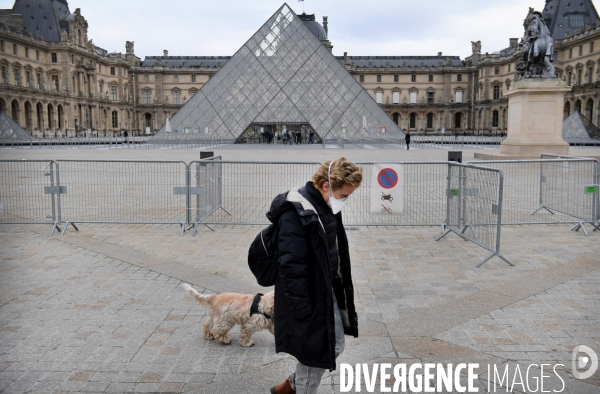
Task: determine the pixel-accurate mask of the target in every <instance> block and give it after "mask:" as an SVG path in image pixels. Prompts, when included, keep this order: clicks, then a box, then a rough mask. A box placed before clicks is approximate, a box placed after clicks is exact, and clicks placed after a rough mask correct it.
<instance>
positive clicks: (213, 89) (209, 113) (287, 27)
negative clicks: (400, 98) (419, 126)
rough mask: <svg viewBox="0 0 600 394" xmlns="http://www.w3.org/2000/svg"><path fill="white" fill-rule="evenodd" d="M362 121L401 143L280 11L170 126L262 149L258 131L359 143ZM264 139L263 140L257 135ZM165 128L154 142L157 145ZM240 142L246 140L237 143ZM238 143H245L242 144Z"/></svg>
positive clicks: (296, 22)
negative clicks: (312, 133) (308, 134)
mask: <svg viewBox="0 0 600 394" xmlns="http://www.w3.org/2000/svg"><path fill="white" fill-rule="evenodd" d="M363 117H364V118H366V119H367V122H368V123H369V125H373V127H379V128H380V127H381V126H385V127H386V128H387V132H388V133H389V134H391V135H395V136H403V133H402V131H401V130H400V129H399V128H398V126H397V125H396V124H395V123H394V122H393V121H392V120H391V119H390V117H389V116H388V115H387V114H386V113H385V112H384V111H383V110H382V109H381V107H380V106H379V105H378V104H377V103H376V102H375V100H374V99H373V98H372V97H371V96H370V95H369V94H368V93H366V91H365V90H364V89H363V88H362V86H361V85H360V84H359V83H358V82H357V81H356V80H355V79H354V78H353V77H352V76H351V75H350V74H349V73H348V72H347V71H346V69H345V68H344V67H343V66H342V65H341V64H340V63H339V61H338V60H337V59H336V58H335V57H334V56H333V55H332V54H331V52H329V50H327V48H325V47H324V46H323V44H322V43H321V41H319V40H318V39H317V38H316V37H315V36H314V34H313V33H312V32H311V31H310V30H309V29H308V28H307V27H306V25H305V24H304V22H303V21H302V20H301V19H300V18H299V17H298V16H297V15H296V14H295V13H294V12H293V11H292V10H291V9H290V8H289V7H288V5H287V4H284V5H283V6H281V8H279V10H277V12H275V13H274V14H273V15H272V16H271V17H270V18H269V19H268V20H267V22H266V23H265V24H264V25H263V26H262V27H260V28H259V29H258V31H257V32H256V33H255V34H254V35H253V36H252V37H251V38H250V39H249V40H248V41H247V42H246V43H245V44H244V45H243V46H242V47H241V48H240V49H239V50H238V51H237V52H236V53H235V54H234V55H233V56H232V58H231V59H230V60H229V61H228V62H227V63H225V64H224V65H223V67H221V68H220V70H219V71H218V72H217V73H216V74H215V75H214V76H213V77H212V78H211V79H209V81H208V82H207V83H206V84H205V85H204V86H202V88H201V89H200V90H199V91H198V93H197V94H195V95H194V96H192V97H191V98H190V100H189V101H188V102H187V103H186V104H184V105H183V107H181V109H180V110H179V111H178V112H177V113H176V114H175V115H174V116H173V118H172V119H170V125H171V129H173V130H175V129H183V127H189V126H190V125H193V128H194V129H198V130H200V132H203V130H205V128H208V132H209V136H212V137H218V138H232V139H235V140H238V141H240V142H259V141H264V138H263V136H264V130H265V128H264V127H263V128H262V129H261V125H264V126H265V127H267V128H268V130H269V131H277V130H279V131H281V130H283V129H284V128H285V127H288V126H289V128H288V130H299V131H300V132H302V133H305V132H308V131H310V130H314V131H315V132H316V134H317V135H316V139H317V140H319V139H320V138H319V137H321V136H325V135H327V138H332V139H335V138H338V137H340V136H342V126H345V127H346V128H347V133H346V134H345V135H344V137H345V138H348V137H349V136H355V137H357V138H358V137H360V136H361V135H362V134H361V129H362V125H363ZM260 130H262V131H263V134H261V133H260ZM165 132H166V130H165V127H163V128H162V129H161V130H160V131H159V132H158V133H157V136H156V137H155V138H163V137H164V134H165ZM242 136H244V138H241V137H242ZM241 140H243V141H241Z"/></svg>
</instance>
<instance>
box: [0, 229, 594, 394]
mask: <svg viewBox="0 0 600 394" xmlns="http://www.w3.org/2000/svg"><path fill="white" fill-rule="evenodd" d="M175 229H176V226H171V228H169V227H167V228H165V226H135V228H131V227H130V226H120V227H118V228H115V226H107V225H82V226H80V231H79V232H78V233H75V232H72V233H67V235H65V236H54V237H48V236H47V231H46V230H47V227H46V226H39V225H33V226H6V225H4V226H0V230H1V232H0V242H1V248H2V250H3V254H2V260H1V261H2V264H1V271H0V272H2V274H1V276H0V280H1V282H2V283H1V284H2V286H1V290H0V303H1V306H0V339H1V341H0V343H2V347H1V348H0V369H2V370H1V371H0V381H1V382H2V383H1V387H2V389H4V390H5V391H6V392H27V391H34V392H41V391H47V392H52V391H67V392H88V391H89V392H206V393H213V392H217V393H218V392H240V393H242V392H243V393H246V392H247V393H254V392H256V393H262V392H266V391H265V390H264V389H265V387H267V388H268V386H269V385H270V384H271V383H273V382H277V381H278V380H280V379H282V378H283V377H285V375H286V374H287V373H288V372H289V370H290V369H291V368H292V367H293V365H294V360H293V359H292V358H291V357H288V356H286V355H276V354H275V353H274V344H273V340H272V337H271V336H270V334H268V333H259V334H257V335H256V336H255V341H256V342H257V345H256V346H255V347H253V348H251V349H244V348H241V347H240V346H239V343H237V341H236V340H234V343H233V344H232V345H231V346H223V345H220V344H218V343H214V342H207V341H205V340H204V339H203V337H202V334H201V327H200V324H201V322H202V320H203V318H204V310H203V309H202V308H201V307H200V306H198V305H197V304H195V303H194V302H193V301H192V300H191V298H190V297H189V296H187V295H186V294H185V292H183V291H182V289H180V288H179V287H178V285H179V284H180V283H181V281H182V280H185V281H186V282H189V283H192V284H194V285H195V286H196V288H197V289H198V290H199V291H203V292H214V291H220V289H216V288H215V287H218V286H227V285H229V286H230V287H229V288H228V289H227V290H237V288H238V287H239V288H249V289H251V290H254V289H256V288H257V287H256V285H255V284H254V283H252V282H251V281H250V280H249V278H247V277H246V276H245V275H241V276H240V275H238V274H237V273H236V272H237V269H236V268H240V265H242V266H243V264H245V262H244V261H243V256H244V255H245V252H246V247H247V244H248V243H249V241H248V239H249V238H248V237H249V236H250V235H252V234H255V232H256V231H257V228H249V227H244V226H222V227H218V228H217V229H216V231H215V232H212V231H210V230H208V229H206V230H202V231H201V232H200V233H199V234H198V236H197V237H196V238H194V237H191V236H190V235H189V234H186V235H185V236H184V237H179V236H178V235H177V237H173V238H172V240H174V241H176V242H174V243H173V244H171V245H169V244H162V245H163V248H164V249H165V252H164V254H165V256H168V258H167V259H164V260H163V259H162V258H158V257H155V256H154V255H153V253H154V247H153V246H152V245H155V244H156V243H161V241H160V240H161V238H163V237H164V233H165V231H170V230H175ZM438 231H439V229H435V228H387V229H386V228H359V229H358V230H353V231H349V232H348V234H349V237H350V243H351V245H352V258H353V267H354V268H353V269H354V276H355V280H356V289H357V306H358V310H359V314H360V330H361V336H360V337H359V338H358V339H348V346H347V350H346V352H345V353H344V354H343V355H342V356H341V358H340V362H345V363H349V364H352V365H354V364H357V363H370V364H371V365H372V364H373V363H375V362H390V363H392V364H394V363H398V362H404V363H407V364H408V365H410V364H412V363H414V362H442V363H448V362H460V361H462V362H480V363H481V364H482V365H483V364H487V363H491V364H494V365H503V364H504V363H506V362H516V363H520V364H522V365H526V364H527V363H531V362H537V363H539V362H541V361H549V362H558V361H561V362H564V361H565V360H566V359H569V357H570V350H571V349H572V348H573V347H574V346H576V345H578V344H586V345H588V346H590V347H592V348H593V349H596V348H598V344H599V342H600V329H599V326H600V322H599V318H598V316H599V314H598V312H599V308H598V300H599V299H600V286H598V282H599V278H600V267H598V262H597V261H596V260H594V259H595V256H597V255H598V252H600V246H599V245H598V243H597V242H593V240H594V239H593V238H591V237H585V236H583V235H582V234H577V233H572V232H568V229H566V228H565V227H564V226H545V228H544V233H545V237H546V240H551V242H550V243H551V244H552V245H553V246H552V247H548V245H547V244H538V245H536V244H532V243H531V240H530V239H523V238H525V237H524V235H523V233H522V231H520V229H518V228H511V229H509V230H507V231H505V239H509V242H508V243H509V244H510V245H511V247H512V248H514V249H513V251H512V252H510V253H507V254H511V258H513V259H514V260H515V261H516V262H517V263H518V264H519V265H518V266H517V267H513V268H510V267H508V266H507V265H505V264H504V263H503V262H502V261H501V260H499V259H493V260H492V261H491V262H489V263H488V264H486V265H485V266H484V267H482V268H480V269H475V268H473V266H474V263H475V262H476V261H477V257H478V255H479V256H481V255H482V254H485V251H481V250H480V249H479V248H477V247H474V246H473V245H472V244H470V243H467V242H463V241H462V240H461V239H458V238H457V239H447V240H443V241H441V242H435V241H434V239H435V236H436V235H437V232H438ZM175 232H176V231H175ZM133 236H135V237H136V238H139V239H140V240H143V242H140V244H138V245H136V244H135V242H131V238H132V237H133ZM232 237H235V238H239V239H245V240H246V241H248V242H246V244H245V245H244V244H243V242H240V243H239V244H236V246H234V247H233V248H232V249H231V250H227V251H222V250H217V248H215V247H213V248H212V250H211V251H210V253H211V254H214V255H215V256H214V257H213V258H214V259H215V260H219V258H220V261H221V270H220V271H219V270H218V271H215V272H207V271H202V270H201V269H199V266H201V265H202V261H198V262H197V266H194V267H187V266H186V265H185V264H184V263H178V262H176V260H177V259H176V258H173V259H172V257H177V256H178V255H182V254H186V253H188V250H189V248H190V247H193V246H194V245H198V246H197V247H201V248H205V249H206V248H208V247H209V246H208V244H210V243H212V244H213V245H215V246H217V245H219V244H220V243H222V242H225V243H227V242H229V240H230V239H231V238H232ZM565 237H568V238H569V240H568V242H566V241H564V244H565V245H563V246H561V245H560V244H561V243H562V242H563V241H561V240H564V238H565ZM204 238H208V239H209V240H210V241H209V240H204V241H201V240H202V239H204ZM392 239H394V240H395V242H391V240H392ZM100 240H101V241H100ZM124 240H128V241H127V242H125V241H124ZM220 240H221V242H220ZM415 240H419V241H418V245H417V244H416V242H417V241H415ZM384 241H385V242H384ZM591 241H592V242H591ZM380 244H381V245H384V244H385V245H386V248H388V250H386V251H385V252H382V251H377V252H375V251H373V245H380ZM406 244H410V245H411V248H413V249H421V250H423V251H427V254H429V255H431V256H432V259H431V261H428V260H429V259H415V258H414V257H413V258H411V257H408V256H407V255H411V254H412V253H413V252H404V251H403V249H404V247H405V246H407V245H406ZM567 244H568V245H567ZM144 245H149V246H148V248H147V249H145V246H144ZM407 249H408V247H407ZM566 249H569V250H571V251H572V252H570V253H567V252H568V251H567V250H566ZM573 249H574V250H573ZM235 255H237V258H230V256H235ZM384 255H385V256H384ZM392 255H393V257H392ZM530 255H544V256H545V261H544V263H539V262H535V263H530V262H529V256H530ZM115 256H121V259H119V258H117V257H115ZM219 256H220V257H219ZM565 256H569V258H568V259H567V260H563V258H564V257H565ZM540 264H541V266H540ZM555 269H556V270H558V271H565V275H563V276H562V278H559V277H557V276H556V275H549V274H545V273H546V272H548V271H552V270H555ZM193 271H198V272H193ZM173 272H175V273H178V274H177V275H170V273H173ZM188 272H190V276H189V277H188V276H186V273H188ZM566 272H570V274H569V275H566ZM178 275H181V276H178ZM390 276H391V277H392V278H391V279H390ZM539 276H545V277H546V279H538V277H539ZM520 278H526V279H530V280H532V281H533V284H534V285H533V286H532V287H531V288H528V289H526V288H525V287H526V283H527V282H525V283H523V282H520V281H519V280H520ZM189 279H192V280H189ZM216 279H219V280H216ZM195 280H198V282H202V281H204V282H205V283H207V284H208V286H207V287H202V286H200V285H199V283H195V282H194V281H195ZM512 280H515V281H516V283H517V284H520V285H519V286H517V287H518V288H519V289H520V291H519V292H518V293H511V292H509V291H507V289H509V288H510V286H511V281H512ZM213 284H214V285H215V286H212V285H213ZM574 290H577V291H574ZM238 291H239V290H238ZM506 293H508V294H506ZM481 294H485V295H487V296H486V297H481ZM467 300H468V303H466V301H467ZM557 300H558V301H557ZM472 311H477V313H475V312H472ZM472 315H473V316H472ZM475 315H477V316H475ZM560 325H562V326H563V327H559V326H560ZM236 333H237V331H234V334H233V337H234V338H235V337H236ZM554 349H557V350H554ZM597 375H598V374H597ZM323 379H324V381H323V387H322V389H321V391H320V392H323V393H329V392H339V374H338V372H337V371H334V372H332V373H328V374H326V376H325V377H324V378H323ZM336 379H337V380H336ZM565 380H566V382H568V383H569V384H571V382H573V383H572V385H573V387H575V386H577V387H580V388H578V389H577V390H580V391H579V392H586V391H581V390H584V389H581V387H587V389H588V390H589V391H588V392H590V393H593V392H595V391H594V390H596V389H597V388H598V387H597V386H598V381H599V380H600V379H599V378H598V376H595V377H594V379H591V380H589V382H588V383H579V382H576V381H575V380H574V379H572V378H571V377H570V375H569V372H568V371H565ZM482 382H483V383H481V385H482V387H484V386H485V381H482ZM590 383H591V384H592V385H590ZM581 384H584V385H585V386H581ZM595 385H596V386H595ZM569 387H570V386H569ZM594 387H595V388H594ZM574 390H575V389H574ZM515 392H519V391H518V390H515ZM574 392H577V391H574Z"/></svg>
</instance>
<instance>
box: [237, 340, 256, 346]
mask: <svg viewBox="0 0 600 394" xmlns="http://www.w3.org/2000/svg"><path fill="white" fill-rule="evenodd" d="M240 345H242V346H243V347H252V346H254V342H253V341H248V342H244V343H241V342H240Z"/></svg>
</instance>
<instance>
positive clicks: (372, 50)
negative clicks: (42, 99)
mask: <svg viewBox="0 0 600 394" xmlns="http://www.w3.org/2000/svg"><path fill="white" fill-rule="evenodd" d="M68 3H69V9H70V10H71V12H74V11H75V9H76V8H81V14H82V15H83V16H84V18H85V19H86V20H87V21H88V24H89V29H88V37H89V38H91V39H93V40H94V44H96V45H97V46H99V47H102V48H104V49H106V50H108V51H109V52H112V51H117V52H125V41H135V53H136V55H137V56H139V57H141V58H142V59H143V58H144V57H145V56H160V55H162V53H163V49H167V50H168V51H169V55H171V56H217V55H219V56H223V55H225V56H228V55H233V54H234V53H235V52H236V51H237V50H238V49H239V48H240V47H241V46H242V45H243V44H244V43H245V42H246V41H247V40H248V39H249V38H250V37H251V36H252V35H253V34H254V33H255V32H256V31H257V30H258V29H259V28H260V27H261V26H262V25H263V24H264V23H265V22H266V21H267V19H268V18H269V17H270V16H271V15H272V14H273V13H274V12H275V11H277V9H278V8H279V7H281V5H282V4H283V1H282V0H255V1H250V0H244V1H241V0H221V1H219V0H170V1H164V0H68ZM545 3H546V2H545V0H420V1H416V0H362V1H358V0H322V1H317V0H306V1H304V2H298V1H297V0H290V1H289V2H288V5H289V6H290V7H291V8H292V9H293V10H294V11H295V12H296V13H298V14H301V13H302V11H303V7H304V10H305V12H306V13H307V14H315V16H316V20H317V21H319V22H320V23H322V21H323V16H324V15H325V16H328V17H329V40H330V41H331V43H332V44H333V53H334V55H336V56H341V55H343V53H344V52H348V54H349V55H351V56H358V55H370V56H381V55H391V56H411V55H425V56H434V55H437V53H438V52H443V54H444V55H454V56H460V57H461V59H464V58H465V57H467V56H469V55H471V41H478V40H481V44H482V52H483V53H485V52H490V53H492V52H495V51H498V50H501V49H503V48H506V47H507V46H508V40H509V38H510V37H518V38H521V37H522V36H523V19H524V18H525V16H526V15H527V11H528V9H529V7H533V8H535V9H536V10H539V11H542V9H543V8H544V5H545ZM13 4H14V0H0V8H12V6H13ZM594 5H596V1H594Z"/></svg>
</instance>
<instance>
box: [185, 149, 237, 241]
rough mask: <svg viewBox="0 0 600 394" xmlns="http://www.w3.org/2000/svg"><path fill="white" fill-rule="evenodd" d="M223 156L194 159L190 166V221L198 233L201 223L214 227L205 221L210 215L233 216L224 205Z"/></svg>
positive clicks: (194, 233)
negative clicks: (219, 213)
mask: <svg viewBox="0 0 600 394" xmlns="http://www.w3.org/2000/svg"><path fill="white" fill-rule="evenodd" d="M220 160H221V156H213V157H209V158H207V159H203V160H199V161H192V162H191V163H190V164H189V166H188V168H189V173H190V178H189V179H190V188H189V189H190V205H189V212H188V223H190V224H192V225H193V228H194V232H193V235H194V236H195V235H196V231H197V229H198V225H199V224H204V225H205V226H207V227H208V228H210V229H211V230H213V228H212V227H211V226H210V225H209V224H207V223H203V222H204V221H205V220H206V218H208V217H209V216H210V215H212V214H214V213H216V212H221V213H223V214H227V215H229V216H231V213H230V212H229V211H227V209H226V208H225V207H224V206H223V187H222V182H223V165H222V164H221V163H220Z"/></svg>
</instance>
